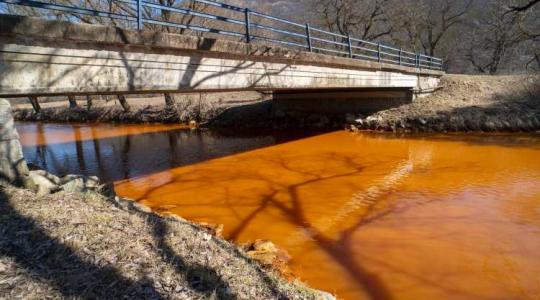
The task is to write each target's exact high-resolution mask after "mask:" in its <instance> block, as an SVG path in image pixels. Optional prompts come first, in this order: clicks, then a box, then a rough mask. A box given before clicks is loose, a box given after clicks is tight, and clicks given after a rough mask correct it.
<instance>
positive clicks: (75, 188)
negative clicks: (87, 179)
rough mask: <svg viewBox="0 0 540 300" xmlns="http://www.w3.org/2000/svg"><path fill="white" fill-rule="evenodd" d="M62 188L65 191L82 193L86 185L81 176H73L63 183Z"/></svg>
mask: <svg viewBox="0 0 540 300" xmlns="http://www.w3.org/2000/svg"><path fill="white" fill-rule="evenodd" d="M62 189H63V190H64V191H65V192H67V193H82V192H85V191H86V186H85V184H84V180H83V179H82V178H75V179H73V180H71V181H68V182H66V183H64V184H63V185H62Z"/></svg>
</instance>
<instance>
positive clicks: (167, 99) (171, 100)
mask: <svg viewBox="0 0 540 300" xmlns="http://www.w3.org/2000/svg"><path fill="white" fill-rule="evenodd" d="M164 96H165V105H166V106H173V105H174V98H173V96H172V95H171V94H169V93H165V94H164Z"/></svg>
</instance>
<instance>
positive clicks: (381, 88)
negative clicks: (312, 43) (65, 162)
mask: <svg viewBox="0 0 540 300" xmlns="http://www.w3.org/2000/svg"><path fill="white" fill-rule="evenodd" d="M0 38H1V39H0V74H2V76H1V77H0V97H21V96H44V95H88V94H90V95H91V94H138V93H158V92H163V93H168V92H176V93H178V92H218V91H236V90H239V91H241V90H260V91H273V92H274V95H275V100H276V103H278V104H279V105H281V106H282V107H283V108H284V109H285V108H291V109H308V108H309V107H312V108H322V109H328V110H329V111H328V112H330V111H335V112H338V111H339V110H340V108H339V107H340V106H341V105H344V106H349V108H348V109H347V110H348V111H350V110H351V109H352V110H365V109H375V108H376V107H385V106H388V105H391V104H396V103H403V102H406V101H410V99H412V94H411V93H419V92H430V91H432V90H433V89H435V88H436V87H437V86H438V83H439V78H440V76H441V75H442V73H441V72H438V71H433V70H419V69H415V68H410V67H404V66H396V65H385V64H383V63H378V62H370V61H360V60H353V59H348V58H340V57H331V56H328V55H321V54H316V53H307V52H302V51H294V50H288V49H282V48H276V47H265V46H261V45H252V44H245V43H239V42H234V41H224V40H213V39H204V38H196V37H191V36H184V35H172V34H164V33H155V32H134V31H129V30H122V29H118V28H110V27H102V26H92V25H81V24H72V23H65V22H59V21H45V20H40V19H35V18H27V17H14V16H5V15H4V16H1V15H0ZM332 101H333V102H334V103H331V102H332ZM285 102H290V103H285ZM312 102H317V104H316V105H314V104H313V103H312ZM368 102H370V103H368ZM374 102H380V103H377V104H375V103H374ZM336 104H339V105H336ZM370 107H371V108H370Z"/></svg>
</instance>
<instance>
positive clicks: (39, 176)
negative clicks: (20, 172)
mask: <svg viewBox="0 0 540 300" xmlns="http://www.w3.org/2000/svg"><path fill="white" fill-rule="evenodd" d="M28 177H29V178H30V180H31V181H32V182H33V184H34V191H35V192H36V193H37V195H38V196H44V195H48V194H52V193H54V192H57V191H59V190H60V186H59V184H60V178H58V177H57V176H55V175H53V174H50V173H48V172H46V171H43V170H38V171H30V172H29V176H28Z"/></svg>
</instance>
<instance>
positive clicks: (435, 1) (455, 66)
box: [303, 0, 540, 74]
mask: <svg viewBox="0 0 540 300" xmlns="http://www.w3.org/2000/svg"><path fill="white" fill-rule="evenodd" d="M303 5H306V6H309V7H311V8H312V9H311V10H310V11H311V12H312V16H311V22H313V23H317V24H318V25H319V26H323V27H325V28H327V29H330V30H334V31H337V32H340V33H342V34H351V35H353V36H356V37H360V38H363V39H368V40H381V41H383V42H386V43H388V44H393V45H397V46H400V47H404V48H405V49H410V50H414V51H416V52H422V53H425V54H427V55H431V56H438V57H441V58H443V59H444V60H445V69H446V70H447V71H449V72H455V73H481V74H504V73H522V72H526V71H531V70H532V71H536V72H537V71H538V70H540V43H539V41H540V0H304V2H303Z"/></svg>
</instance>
